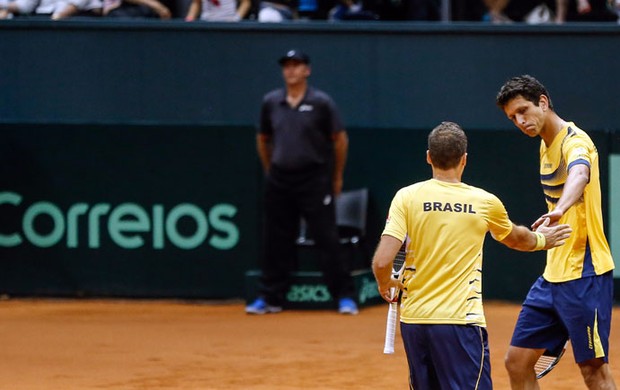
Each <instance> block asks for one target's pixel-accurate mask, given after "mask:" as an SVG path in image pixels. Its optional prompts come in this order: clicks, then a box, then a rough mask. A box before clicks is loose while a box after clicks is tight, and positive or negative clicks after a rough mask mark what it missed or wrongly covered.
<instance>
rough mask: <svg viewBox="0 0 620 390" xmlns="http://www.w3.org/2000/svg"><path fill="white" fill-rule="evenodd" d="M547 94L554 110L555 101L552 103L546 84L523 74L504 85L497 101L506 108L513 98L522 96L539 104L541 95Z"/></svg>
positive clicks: (550, 105)
mask: <svg viewBox="0 0 620 390" xmlns="http://www.w3.org/2000/svg"><path fill="white" fill-rule="evenodd" d="M541 95H545V96H546V97H547V99H548V100H549V108H550V109H551V110H553V103H551V96H549V92H547V89H546V88H545V86H544V85H542V83H541V82H540V81H538V80H536V79H535V78H534V77H532V76H530V75H528V74H525V75H523V76H517V77H513V78H511V79H510V80H508V81H506V83H505V84H504V85H503V86H502V88H501V89H500V90H499V92H498V93H497V97H496V98H495V103H496V104H497V105H498V106H499V107H500V108H504V106H506V104H508V102H509V101H511V100H512V99H514V98H516V97H518V96H522V97H523V98H524V99H525V100H528V101H530V102H532V103H534V105H536V106H538V102H539V101H540V96H541Z"/></svg>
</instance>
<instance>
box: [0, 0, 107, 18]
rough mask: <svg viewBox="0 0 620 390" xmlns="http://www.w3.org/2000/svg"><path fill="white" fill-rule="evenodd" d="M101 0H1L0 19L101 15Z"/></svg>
mask: <svg viewBox="0 0 620 390" xmlns="http://www.w3.org/2000/svg"><path fill="white" fill-rule="evenodd" d="M102 7H103V4H102V2H101V0H14V1H10V0H0V19H7V18H11V17H13V16H36V17H45V18H51V19H53V20H59V19H65V18H68V17H71V16H101V12H102Z"/></svg>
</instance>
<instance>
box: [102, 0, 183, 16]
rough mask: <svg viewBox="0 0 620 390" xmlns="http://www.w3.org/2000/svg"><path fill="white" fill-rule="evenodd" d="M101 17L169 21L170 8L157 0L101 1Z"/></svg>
mask: <svg viewBox="0 0 620 390" xmlns="http://www.w3.org/2000/svg"><path fill="white" fill-rule="evenodd" d="M103 16H106V17H113V18H131V19H134V18H138V19H141V18H160V19H170V18H171V17H172V12H170V8H169V7H168V6H166V5H165V4H163V3H162V2H160V1H158V0H103Z"/></svg>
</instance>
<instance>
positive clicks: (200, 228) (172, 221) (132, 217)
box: [0, 192, 239, 250]
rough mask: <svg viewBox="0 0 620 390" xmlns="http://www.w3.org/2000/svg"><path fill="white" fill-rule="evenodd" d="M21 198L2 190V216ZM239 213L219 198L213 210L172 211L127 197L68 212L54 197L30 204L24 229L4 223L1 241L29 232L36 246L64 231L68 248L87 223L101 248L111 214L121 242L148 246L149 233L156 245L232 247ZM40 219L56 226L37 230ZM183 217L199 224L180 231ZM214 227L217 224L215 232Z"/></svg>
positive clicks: (16, 240) (11, 242) (13, 241)
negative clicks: (125, 199)
mask: <svg viewBox="0 0 620 390" xmlns="http://www.w3.org/2000/svg"><path fill="white" fill-rule="evenodd" d="M21 204H22V196H21V195H20V194H17V193H14V192H0V221H6V220H7V218H2V217H1V213H2V209H3V208H4V207H18V208H19V207H20V205H21ZM236 214H237V208H236V207H235V206H234V205H231V204H228V203H219V204H216V205H214V206H213V207H211V209H210V210H209V212H208V213H205V212H204V210H203V209H201V208H200V207H198V206H197V205H195V204H191V203H180V204H178V205H176V206H174V207H173V208H172V209H170V210H169V211H166V210H165V208H164V206H163V205H161V204H155V205H153V206H152V208H151V213H150V214H149V212H148V211H147V210H146V209H145V208H144V207H142V206H141V205H139V204H137V203H122V204H119V205H117V206H116V207H113V206H112V205H110V204H108V203H97V204H94V205H92V206H90V205H89V204H87V203H76V204H74V205H72V206H70V207H69V209H68V210H67V212H66V213H63V211H62V210H61V209H60V207H58V206H57V205H55V204H54V203H51V202H47V201H39V202H35V203H32V204H30V205H29V206H28V207H27V208H26V209H25V211H24V213H23V217H21V224H22V226H21V232H20V231H19V229H18V228H17V227H7V226H0V247H15V246H19V245H22V244H24V238H25V239H26V241H27V242H29V243H30V244H32V245H34V246H37V247H41V248H48V247H51V246H54V245H57V244H59V243H60V242H61V241H62V239H63V237H64V238H65V239H66V245H67V248H78V247H80V242H79V237H80V236H82V237H84V235H83V234H82V235H80V232H81V229H86V236H87V237H88V242H87V245H88V247H89V248H93V249H96V248H99V247H100V246H101V240H102V235H101V230H102V229H101V228H102V224H103V223H104V219H106V216H107V224H106V225H104V226H105V227H106V228H107V233H108V237H109V238H110V239H111V240H112V242H114V243H115V244H116V245H118V246H119V247H121V248H125V249H135V248H140V247H143V246H144V245H146V244H147V241H148V237H149V236H150V237H151V240H150V242H151V244H152V247H153V248H154V249H163V248H164V247H165V245H166V242H170V243H172V244H173V245H174V246H176V247H177V248H181V249H186V250H189V249H194V248H197V247H199V246H200V245H202V244H203V243H204V242H205V241H207V242H208V244H209V245H210V246H212V247H213V248H216V249H220V250H229V249H232V248H234V247H235V246H236V245H237V243H238V242H239V229H238V227H237V226H236V225H235V223H234V222H233V221H232V220H231V219H232V218H233V217H234V216H235V215H236ZM40 219H43V220H47V221H50V222H51V229H49V230H48V231H45V232H41V231H39V230H37V228H36V227H35V225H36V221H37V220H40ZM181 219H187V220H191V221H192V222H193V224H194V225H195V230H194V231H193V232H192V233H187V232H180V231H179V228H178V227H179V221H180V220H181ZM47 221H46V222H47ZM46 226H47V225H46ZM209 227H211V228H212V232H211V236H210V237H209ZM7 229H8V230H9V231H10V232H9V233H7ZM20 233H21V234H20ZM207 238H208V240H207Z"/></svg>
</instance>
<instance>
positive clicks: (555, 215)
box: [532, 208, 564, 230]
mask: <svg viewBox="0 0 620 390" xmlns="http://www.w3.org/2000/svg"><path fill="white" fill-rule="evenodd" d="M562 215H564V213H563V212H562V211H561V210H559V209H557V208H556V209H554V210H553V211H550V212H548V213H547V214H544V215H542V216H540V218H538V219H537V220H536V222H534V223H533V224H532V230H536V229H538V227H539V226H540V224H541V223H543V222H544V221H545V219H549V225H551V226H553V225H555V224H557V223H558V221H559V220H560V218H562Z"/></svg>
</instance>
